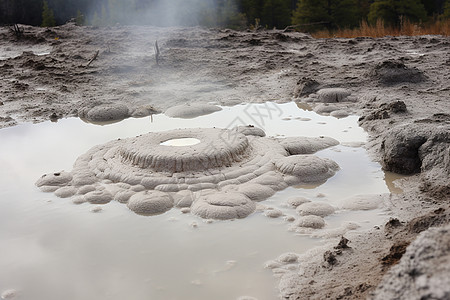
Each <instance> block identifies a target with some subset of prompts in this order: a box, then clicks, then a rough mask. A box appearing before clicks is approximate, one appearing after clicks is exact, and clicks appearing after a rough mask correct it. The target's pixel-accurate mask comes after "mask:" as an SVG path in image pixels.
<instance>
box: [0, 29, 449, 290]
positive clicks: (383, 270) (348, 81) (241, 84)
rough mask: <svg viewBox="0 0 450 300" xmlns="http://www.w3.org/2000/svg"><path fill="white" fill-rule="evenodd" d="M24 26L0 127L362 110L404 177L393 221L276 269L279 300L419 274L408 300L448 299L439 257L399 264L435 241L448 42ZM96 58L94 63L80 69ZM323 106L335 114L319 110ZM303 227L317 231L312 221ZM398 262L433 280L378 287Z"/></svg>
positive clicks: (6, 45)
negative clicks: (218, 109) (177, 110)
mask: <svg viewBox="0 0 450 300" xmlns="http://www.w3.org/2000/svg"><path fill="white" fill-rule="evenodd" d="M23 27H24V29H25V30H24V38H22V39H20V40H18V39H16V38H15V37H14V36H12V35H11V34H10V32H9V30H8V28H0V37H1V39H0V52H1V53H0V58H1V60H0V74H1V76H2V88H1V89H0V127H7V126H13V125H15V124H18V123H22V122H41V121H44V120H48V119H51V120H54V121H56V120H58V119H59V118H65V117H72V116H77V117H82V118H86V119H88V121H94V122H104V121H107V122H113V121H117V120H120V119H123V118H126V117H142V116H147V115H150V114H153V113H157V112H164V111H166V110H167V109H169V108H170V107H173V106H177V105H184V104H186V103H195V104H201V103H210V104H220V105H235V104H238V103H245V102H265V101H278V102H287V101H292V100H294V101H296V102H298V105H299V106H305V104H304V102H308V103H310V104H309V105H310V106H305V107H308V109H316V110H317V111H319V112H320V113H323V114H331V115H333V113H334V115H335V116H336V117H345V115H346V112H347V114H351V113H356V114H358V115H360V116H361V119H360V125H361V126H362V127H363V128H364V129H365V130H367V131H368V133H369V134H370V142H369V144H368V145H367V148H368V149H369V150H370V152H371V153H372V157H373V159H374V160H377V161H379V162H381V163H382V165H383V166H384V168H385V169H386V170H392V171H394V172H397V173H402V174H409V175H412V176H409V177H406V178H404V179H402V180H400V181H399V182H400V183H401V185H402V188H403V190H404V193H403V194H398V195H391V196H390V198H389V199H386V203H388V205H389V207H390V209H391V211H392V215H394V216H396V218H395V219H392V220H391V221H389V222H387V223H386V224H385V225H384V226H382V227H380V228H374V229H373V230H371V231H369V232H366V233H365V234H361V233H358V234H352V235H349V236H346V238H348V240H349V241H345V240H344V239H341V240H340V241H341V242H339V240H336V243H334V244H332V245H329V246H325V247H323V249H316V250H315V252H311V253H310V256H311V257H313V258H314V259H308V260H306V259H305V260H299V263H298V268H297V267H295V268H292V267H289V268H288V272H285V274H284V275H283V277H282V278H281V281H280V292H281V294H282V296H283V298H285V299H302V298H316V299H323V298H325V297H330V298H340V299H354V298H365V297H367V296H368V295H371V293H373V297H375V298H377V297H378V298H379V299H381V298H384V297H385V295H394V296H395V295H406V294H408V295H413V294H411V293H412V289H413V286H416V285H417V280H419V283H420V284H422V285H423V287H424V289H425V288H428V290H432V291H433V293H429V294H423V293H419V294H417V295H419V296H420V297H421V296H433V297H434V298H436V299H446V297H447V298H448V291H447V290H444V289H442V288H441V289H438V288H434V287H435V286H436V284H438V283H443V282H444V283H445V282H446V281H445V278H447V279H448V275H449V273H450V267H449V265H448V264H441V262H442V260H445V259H447V257H448V251H447V252H445V251H444V250H439V249H438V248H436V247H434V246H433V247H431V248H427V249H429V251H430V253H431V254H430V255H434V256H436V259H430V260H426V261H425V262H423V261H421V262H418V261H416V260H414V259H413V258H411V256H410V254H413V253H416V252H418V251H421V250H420V249H422V248H423V247H425V246H426V245H428V244H432V243H433V242H439V243H440V242H445V241H441V240H440V239H439V234H438V233H440V232H443V231H445V230H447V229H439V228H438V229H436V228H435V229H428V228H429V227H439V226H444V225H445V224H448V221H449V218H448V214H449V211H450V207H449V203H448V199H450V194H449V193H450V188H449V184H450V183H449V176H450V174H449V170H450V167H449V166H450V150H449V148H450V146H449V144H450V141H449V132H450V119H449V115H448V113H449V112H450V101H449V99H450V87H449V80H450V72H449V65H450V40H449V38H448V37H441V36H419V37H386V38H377V39H375V38H356V39H321V40H319V39H313V38H311V37H310V36H308V35H305V34H301V33H293V32H281V31H258V32H252V31H246V32H235V31H231V30H216V29H213V30H207V29H200V28H188V29H181V28H164V29H162V28H151V27H125V26H117V27H108V28H91V27H77V26H75V25H73V24H67V25H64V26H61V27H55V28H52V29H42V28H33V27H28V26H23ZM156 40H158V43H159V44H160V45H161V57H160V60H159V64H157V63H156V61H155V57H154V52H153V44H154V42H155V41H156ZM96 51H99V55H98V58H97V59H96V60H94V61H93V62H92V63H91V64H90V65H89V66H87V64H88V62H89V60H90V59H91V58H92V57H93V56H94V54H95V53H96ZM330 89H331V90H330ZM349 93H350V94H349ZM342 100H344V101H342ZM327 104H328V105H329V106H331V105H333V108H332V109H331V108H330V107H324V106H322V107H320V108H319V107H318V106H319V105H325V106H326V105H327ZM316 107H317V108H316ZM195 115H198V112H196V113H195ZM63 192H64V193H63ZM72 192H73V191H70V190H69V189H65V190H62V191H61V194H62V195H70V194H71V193H72ZM304 224H305V225H307V226H312V227H320V226H321V222H320V220H319V219H317V218H316V220H305V221H304ZM420 232H424V233H423V234H421V235H420V237H419V238H418V239H417V241H415V242H414V240H415V239H416V237H417V236H418V234H419V233H420ZM343 241H344V242H343ZM338 242H339V243H338ZM410 244H411V245H410ZM424 245H425V246H424ZM374 249H376V250H374ZM405 253H406V254H408V255H404V254H405ZM397 263H398V266H394V265H396V264H397ZM279 264H280V265H283V264H285V262H279ZM408 264H412V265H417V268H414V270H419V271H420V272H422V273H423V274H428V273H427V272H429V270H433V269H435V267H437V266H439V272H437V273H435V274H434V275H433V277H430V278H428V277H427V279H426V280H425V279H424V280H421V279H420V278H419V279H417V278H416V279H415V278H412V279H410V278H405V279H404V280H403V281H402V280H398V281H396V282H393V283H392V284H390V285H386V284H385V282H386V281H389V278H391V277H392V276H397V275H396V274H403V273H404V272H410V271H411V270H410V269H408V268H411V266H410V265H408ZM407 265H408V266H407ZM391 266H394V267H393V268H391ZM390 269H392V271H389V270H390ZM402 272H403V273H402ZM385 274H387V275H386V276H387V277H386V278H385V279H382V278H383V276H384V275H385ZM408 274H409V273H408ZM445 276H446V277H445ZM391 282H392V281H391ZM380 283H381V285H380ZM414 283H416V285H415V284H414ZM414 295H416V294H414Z"/></svg>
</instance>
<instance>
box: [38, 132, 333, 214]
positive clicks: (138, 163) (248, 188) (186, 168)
mask: <svg viewBox="0 0 450 300" xmlns="http://www.w3.org/2000/svg"><path fill="white" fill-rule="evenodd" d="M185 138H191V139H197V140H199V141H200V142H199V143H197V144H194V145H188V146H167V145H162V143H164V142H166V141H168V140H172V139H185ZM337 144H339V142H338V141H336V140H334V139H332V138H328V137H319V138H306V137H298V138H292V137H291V138H288V139H276V138H270V137H266V136H265V133H264V131H263V130H261V129H259V128H255V127H252V126H241V127H237V128H234V129H218V128H196V129H178V130H170V131H165V132H152V133H147V134H144V135H141V136H138V137H135V138H128V139H119V140H114V141H111V142H108V143H106V144H103V145H98V146H95V147H93V148H91V149H90V150H89V151H88V152H87V153H85V154H83V155H81V156H80V157H79V158H78V159H77V160H76V162H75V164H74V167H73V170H72V171H71V172H64V171H62V172H58V173H50V174H46V175H43V176H42V177H41V178H40V179H39V180H38V181H37V182H36V185H37V186H38V187H39V188H40V189H41V190H42V191H45V192H54V193H55V195H57V196H59V197H64V198H66V197H73V201H74V203H77V204H80V203H83V202H90V203H94V204H105V203H108V202H110V201H112V200H115V201H118V202H120V203H124V204H127V206H128V208H129V209H131V210H132V211H134V212H136V213H137V214H141V215H155V214H161V213H164V212H166V211H168V210H170V209H171V208H172V207H174V206H177V207H183V208H185V207H190V208H191V212H192V213H193V214H195V215H198V216H199V217H202V218H205V219H222V220H225V219H236V218H244V217H246V216H248V215H250V214H251V213H252V212H253V211H254V210H255V209H256V204H255V202H256V201H262V200H265V199H266V198H268V197H270V196H272V195H273V194H274V193H275V192H276V191H279V190H282V189H284V188H286V187H288V186H289V185H294V184H299V183H306V182H308V183H309V182H317V183H321V182H325V181H326V180H327V179H328V178H329V177H331V176H333V175H334V174H335V172H336V171H337V170H338V169H339V166H338V165H337V164H336V163H335V162H333V161H331V160H329V159H324V158H319V157H317V156H314V155H311V154H312V153H313V152H316V151H318V150H321V149H325V148H328V147H330V146H334V145H337ZM305 145H306V146H305ZM312 145H313V146H312ZM293 149H295V152H294V151H293Z"/></svg>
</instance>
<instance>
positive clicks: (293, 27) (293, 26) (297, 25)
mask: <svg viewBox="0 0 450 300" xmlns="http://www.w3.org/2000/svg"><path fill="white" fill-rule="evenodd" d="M329 23H330V22H326V21H323V22H313V23H304V24H296V25H290V26H288V27H286V28H285V29H284V30H283V31H284V32H286V31H288V30H292V29H295V28H297V27H302V26H311V25H320V24H329Z"/></svg>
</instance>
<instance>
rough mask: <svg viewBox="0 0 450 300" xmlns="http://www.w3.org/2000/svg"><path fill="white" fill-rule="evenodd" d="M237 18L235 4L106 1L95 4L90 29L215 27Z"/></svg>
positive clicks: (231, 0)
mask: <svg viewBox="0 0 450 300" xmlns="http://www.w3.org/2000/svg"><path fill="white" fill-rule="evenodd" d="M237 15H239V14H238V9H237V5H236V3H235V0H169V1H167V0H153V1H151V0H134V1H129V0H108V1H101V2H100V1H98V2H97V1H95V2H94V3H92V5H91V7H90V9H89V11H88V13H87V17H88V22H89V23H90V24H91V25H98V26H102V25H115V24H123V25H127V24H133V25H154V26H197V25H204V26H217V25H224V24H226V23H230V20H231V21H232V19H233V18H235V17H236V16H237Z"/></svg>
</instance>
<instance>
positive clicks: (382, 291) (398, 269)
mask: <svg viewBox="0 0 450 300" xmlns="http://www.w3.org/2000/svg"><path fill="white" fill-rule="evenodd" d="M448 274H450V226H449V225H447V226H445V227H444V228H430V229H428V230H427V231H424V232H422V233H421V234H420V235H419V236H418V237H417V238H416V240H415V241H414V242H413V243H411V244H410V245H409V246H408V247H407V248H406V252H405V253H404V254H403V256H402V257H401V259H400V262H399V263H398V264H397V265H394V266H393V267H392V268H391V269H390V270H389V272H388V273H387V274H386V275H385V276H384V278H383V280H382V282H381V284H380V285H379V286H378V287H377V289H376V290H375V291H374V293H373V297H372V299H374V300H378V299H442V300H444V299H450V276H448Z"/></svg>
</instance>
